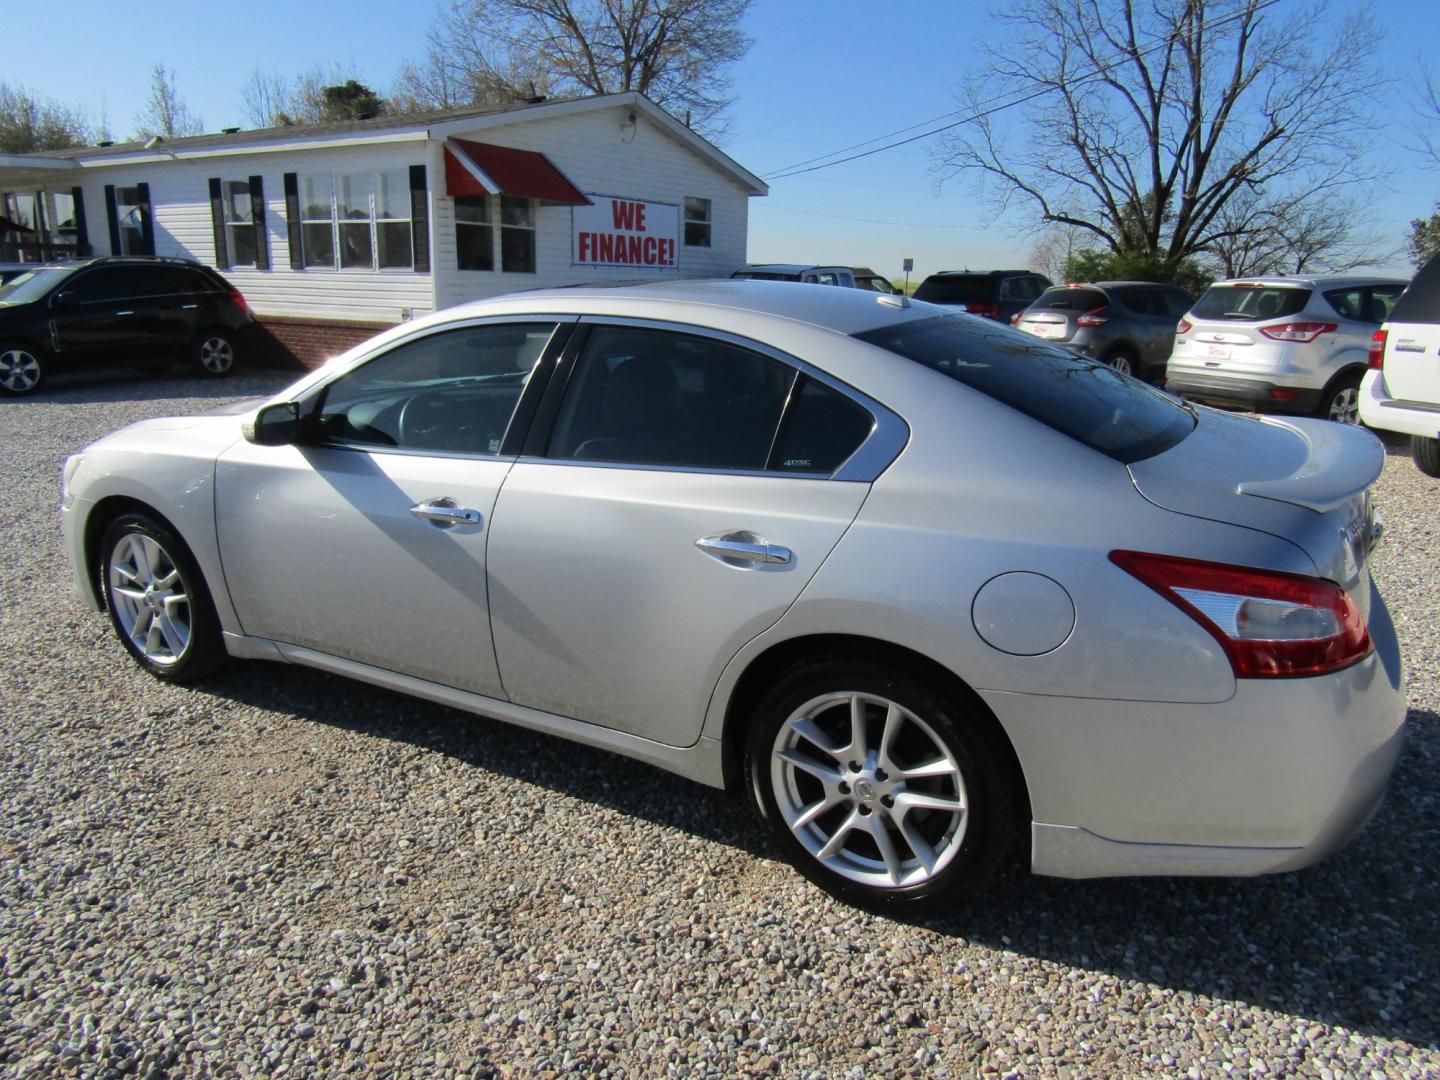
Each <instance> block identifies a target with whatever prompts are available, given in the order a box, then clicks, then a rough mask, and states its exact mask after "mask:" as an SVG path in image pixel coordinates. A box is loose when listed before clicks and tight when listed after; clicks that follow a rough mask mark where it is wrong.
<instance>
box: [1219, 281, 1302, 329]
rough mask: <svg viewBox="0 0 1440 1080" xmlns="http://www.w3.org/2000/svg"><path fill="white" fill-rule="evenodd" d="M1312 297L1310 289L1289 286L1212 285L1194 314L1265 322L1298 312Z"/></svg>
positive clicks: (1237, 320)
mask: <svg viewBox="0 0 1440 1080" xmlns="http://www.w3.org/2000/svg"><path fill="white" fill-rule="evenodd" d="M1309 300H1310V290H1309V289H1295V288H1290V287H1289V286H1286V285H1211V286H1210V288H1208V289H1206V290H1205V295H1204V296H1202V297H1201V298H1200V302H1199V303H1198V304H1196V305H1195V307H1194V309H1193V312H1192V313H1193V314H1194V315H1195V316H1196V318H1200V319H1226V320H1229V321H1231V322H1261V321H1263V320H1265V319H1283V318H1285V317H1286V316H1287V315H1294V314H1295V313H1296V312H1297V311H1299V310H1300V309H1301V308H1303V307H1304V306H1305V305H1306V304H1307V303H1308V302H1309Z"/></svg>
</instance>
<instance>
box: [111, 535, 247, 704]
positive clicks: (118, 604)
mask: <svg viewBox="0 0 1440 1080" xmlns="http://www.w3.org/2000/svg"><path fill="white" fill-rule="evenodd" d="M133 544H139V545H141V546H142V547H143V548H144V550H145V553H146V558H145V565H144V566H143V567H142V566H141V565H140V562H139V560H138V559H137V558H136V557H135V556H134V555H133V548H131V549H130V550H129V551H127V550H126V547H125V546H126V545H133ZM157 550H158V552H159V553H160V554H159V556H158V557H157V556H156V555H155V554H154V553H155V551H157ZM172 571H173V572H175V574H176V575H177V580H176V585H170V586H164V587H153V586H157V585H158V581H157V579H159V580H165V579H168V578H169V577H170V575H171V572H172ZM147 579H148V582H147ZM147 583H148V585H149V586H152V587H149V588H147V587H146V586H147ZM177 586H178V589H177ZM100 587H101V589H102V590H103V592H104V595H105V607H106V609H107V610H108V611H109V613H110V625H111V626H113V627H114V628H115V633H116V635H117V636H118V637H119V638H120V641H121V643H122V644H123V645H124V646H125V648H126V649H127V650H128V651H129V653H130V655H131V656H133V657H134V658H135V661H136V663H138V664H139V665H140V666H141V667H142V668H144V669H145V670H146V671H148V672H150V673H151V674H152V675H154V676H156V677H157V678H161V679H166V680H169V681H172V682H194V681H196V680H198V679H203V678H204V677H205V676H206V675H209V674H211V673H212V672H214V671H216V670H218V669H219V668H220V667H221V666H222V665H223V664H224V663H225V661H226V653H225V646H224V643H223V642H222V640H221V637H220V620H219V618H218V617H217V616H216V614H215V605H214V603H213V602H212V601H211V599H210V592H209V590H208V589H207V588H206V587H205V579H204V578H203V577H202V576H201V574H200V568H199V567H198V566H196V565H195V559H194V556H192V555H191V554H190V549H189V548H187V547H186V546H185V544H184V542H183V541H181V540H180V538H179V537H177V536H176V535H175V534H174V533H173V532H171V531H170V530H169V529H168V528H166V527H165V526H164V525H162V524H160V522H158V521H156V520H155V519H154V518H152V517H150V516H149V515H148V514H141V513H133V514H123V515H121V516H120V517H118V518H116V519H115V520H114V521H112V522H111V523H110V525H109V527H108V528H106V530H105V534H104V536H103V538H102V539H101V541H100ZM121 589H124V590H126V591H125V592H119V591H118V590H121ZM142 593H143V595H141V594H142ZM177 597H178V598H177ZM162 615H163V621H162ZM127 624H128V625H127ZM147 631H148V632H147ZM142 637H143V638H144V639H145V641H144V642H143V643H142V642H141V641H138V640H137V639H138V638H142ZM182 638H183V640H181V639H182ZM177 644H179V647H178V648H176V647H175V646H176V645H177Z"/></svg>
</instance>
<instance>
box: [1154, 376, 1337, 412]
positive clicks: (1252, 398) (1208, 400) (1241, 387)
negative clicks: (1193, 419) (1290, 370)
mask: <svg viewBox="0 0 1440 1080" xmlns="http://www.w3.org/2000/svg"><path fill="white" fill-rule="evenodd" d="M1165 389H1166V390H1168V391H1170V393H1172V394H1179V395H1180V396H1181V397H1183V398H1189V399H1190V400H1192V401H1199V402H1202V403H1204V404H1206V405H1219V406H1222V407H1224V408H1229V409H1247V410H1250V411H1253V412H1274V413H1294V414H1309V413H1312V412H1314V411H1315V410H1316V409H1317V408H1319V406H1320V398H1321V397H1322V396H1323V395H1324V393H1325V391H1324V388H1323V387H1322V388H1320V389H1314V390H1312V389H1309V388H1307V387H1301V386H1282V385H1280V384H1279V383H1273V382H1269V381H1267V380H1264V379H1237V378H1234V377H1230V376H1224V375H1198V374H1192V373H1190V372H1170V373H1167V374H1166V376H1165ZM1276 391H1279V392H1280V393H1281V394H1283V395H1284V397H1285V399H1288V400H1285V399H1282V398H1277V397H1276V396H1275V392H1276ZM1291 395H1294V396H1293V397H1291Z"/></svg>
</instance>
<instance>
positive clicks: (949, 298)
mask: <svg viewBox="0 0 1440 1080" xmlns="http://www.w3.org/2000/svg"><path fill="white" fill-rule="evenodd" d="M1048 288H1050V279H1049V278H1047V277H1045V276H1044V275H1042V274H1036V273H1032V272H1031V271H1029V270H942V271H941V272H940V273H938V274H931V275H930V276H929V277H927V278H926V279H925V280H924V281H922V282H921V283H920V286H919V288H917V289H916V290H915V299H916V300H924V301H926V302H928V303H931V304H952V305H954V306H956V307H958V308H960V310H961V311H968V312H969V313H970V314H971V315H983V316H984V317H985V318H987V319H999V320H1000V321H1001V322H1009V321H1010V317H1011V316H1012V315H1015V314H1017V313H1019V312H1021V311H1024V310H1025V309H1026V308H1027V307H1029V306H1030V305H1031V304H1032V303H1033V302H1034V301H1035V300H1036V299H1037V298H1038V297H1039V296H1040V294H1041V293H1042V292H1044V291H1045V290H1046V289H1048Z"/></svg>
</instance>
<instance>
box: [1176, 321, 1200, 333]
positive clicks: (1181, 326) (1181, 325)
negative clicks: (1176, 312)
mask: <svg viewBox="0 0 1440 1080" xmlns="http://www.w3.org/2000/svg"><path fill="white" fill-rule="evenodd" d="M1194 329H1195V327H1194V325H1193V324H1192V323H1191V322H1190V321H1189V320H1188V319H1181V320H1180V321H1179V322H1178V323H1176V324H1175V333H1176V334H1178V335H1180V336H1182V337H1183V336H1184V335H1186V334H1188V333H1189V332H1190V331H1191V330H1194Z"/></svg>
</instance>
